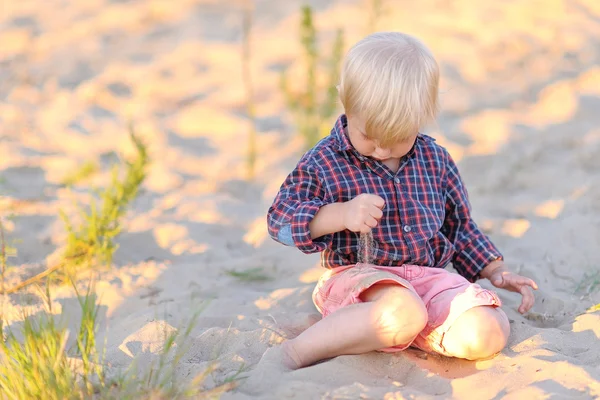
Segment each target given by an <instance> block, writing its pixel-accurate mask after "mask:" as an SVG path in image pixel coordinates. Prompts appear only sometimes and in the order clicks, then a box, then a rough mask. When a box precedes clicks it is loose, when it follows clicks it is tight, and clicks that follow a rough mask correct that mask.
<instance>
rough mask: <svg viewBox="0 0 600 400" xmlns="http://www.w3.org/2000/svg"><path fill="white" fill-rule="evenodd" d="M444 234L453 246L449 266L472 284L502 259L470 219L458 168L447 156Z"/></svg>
mask: <svg viewBox="0 0 600 400" xmlns="http://www.w3.org/2000/svg"><path fill="white" fill-rule="evenodd" d="M442 232H443V233H444V235H445V236H446V237H447V238H448V239H449V240H450V242H452V244H453V245H454V250H455V253H454V255H453V258H452V264H453V265H454V268H455V269H456V271H457V272H458V273H459V274H460V275H462V276H463V277H465V278H466V279H468V280H469V281H471V282H474V281H476V280H477V279H479V274H480V273H481V271H482V270H483V269H484V268H485V267H486V266H487V265H488V264H490V263H491V262H492V261H495V260H499V259H502V258H503V256H502V254H501V253H500V251H499V250H498V248H497V247H496V246H495V245H494V243H492V241H491V240H490V238H489V237H487V236H486V235H485V234H484V233H483V232H482V231H481V230H480V229H479V227H478V226H477V224H476V223H475V221H474V220H473V218H472V217H471V204H470V202H469V196H468V193H467V189H466V187H465V185H464V183H463V181H462V178H461V176H460V173H459V171H458V167H457V166H456V164H455V162H454V160H452V157H451V156H450V155H449V154H448V162H447V180H446V217H445V220H444V226H443V227H442Z"/></svg>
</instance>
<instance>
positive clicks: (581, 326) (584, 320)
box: [573, 311, 600, 339]
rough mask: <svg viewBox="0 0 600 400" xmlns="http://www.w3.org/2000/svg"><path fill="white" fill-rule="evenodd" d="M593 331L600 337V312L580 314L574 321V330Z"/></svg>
mask: <svg viewBox="0 0 600 400" xmlns="http://www.w3.org/2000/svg"><path fill="white" fill-rule="evenodd" d="M585 331H592V332H594V334H595V335H596V337H597V338H598V339H600V312H598V311H596V312H593V313H586V314H583V315H579V316H578V317H577V318H575V321H574V322H573V332H585Z"/></svg>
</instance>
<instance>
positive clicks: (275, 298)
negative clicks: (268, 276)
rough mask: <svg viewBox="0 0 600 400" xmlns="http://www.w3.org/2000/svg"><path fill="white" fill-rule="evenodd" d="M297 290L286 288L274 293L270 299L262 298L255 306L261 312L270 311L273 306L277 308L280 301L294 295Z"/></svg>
mask: <svg viewBox="0 0 600 400" xmlns="http://www.w3.org/2000/svg"><path fill="white" fill-rule="evenodd" d="M294 291H295V289H293V288H286V289H278V290H275V291H274V292H272V293H271V294H270V295H269V297H261V298H260V299H258V300H256V301H255V302H254V305H255V306H256V307H258V308H259V309H261V310H268V309H270V308H271V307H273V306H276V305H277V303H278V302H279V301H281V300H282V299H284V298H286V297H288V296H289V295H291V294H292V293H294Z"/></svg>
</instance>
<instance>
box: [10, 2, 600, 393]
mask: <svg viewBox="0 0 600 400" xmlns="http://www.w3.org/2000/svg"><path fill="white" fill-rule="evenodd" d="M220 3H221V4H220ZM310 3H312V4H313V5H314V6H315V9H316V10H317V21H316V22H317V24H318V26H319V27H321V28H322V30H323V36H322V38H323V41H324V45H327V44H328V43H329V40H330V39H331V37H332V34H333V32H334V29H335V28H337V27H344V28H345V29H346V31H347V42H348V43H350V42H353V41H355V40H356V39H357V38H359V37H360V36H361V35H363V34H364V33H365V31H366V18H365V14H366V13H365V11H364V9H363V8H364V3H363V2H358V1H350V0H346V1H344V0H339V1H311V2H310ZM384 3H386V5H385V7H386V10H385V12H384V14H383V17H382V18H381V19H380V21H379V26H378V27H379V29H397V30H403V31H406V32H409V33H413V34H415V35H418V36H419V37H421V38H422V39H423V40H424V41H425V42H426V43H427V44H428V45H429V46H430V47H431V48H432V49H433V51H434V52H435V54H436V55H437V57H438V58H439V60H440V63H441V65H442V67H443V82H442V101H443V112H442V115H441V117H440V119H439V127H438V128H436V129H434V130H432V131H431V134H432V135H434V136H435V137H436V138H437V139H438V141H439V142H440V143H442V144H443V145H446V146H447V147H448V148H449V150H450V151H451V153H452V154H453V155H454V157H455V158H456V159H457V160H459V164H460V168H461V171H462V173H463V175H464V178H465V180H466V181H467V184H468V185H469V190H470V194H471V198H472V203H473V206H474V210H475V211H474V214H475V217H476V218H477V220H478V221H479V223H480V225H481V226H482V227H484V229H485V230H486V232H487V233H489V235H490V236H491V237H492V238H493V239H494V240H495V241H496V242H497V244H498V245H499V246H500V247H501V248H502V250H503V251H504V253H505V255H506V257H507V259H508V260H509V264H510V265H512V266H513V267H514V268H515V269H516V270H517V271H520V272H521V273H522V274H524V275H526V276H530V277H532V278H534V279H535V280H536V281H537V282H538V284H539V286H540V290H539V291H538V292H537V293H536V298H537V302H536V305H535V307H534V308H533V310H532V311H531V312H530V313H528V314H527V315H524V316H521V315H520V314H518V313H517V311H516V307H517V305H518V301H519V298H518V296H516V295H513V294H510V293H505V292H501V293H500V296H501V298H502V300H503V301H504V303H505V305H504V310H505V311H506V313H507V314H508V316H509V318H510V320H511V326H512V332H511V336H510V340H509V343H508V346H507V347H506V349H505V350H504V351H503V353H502V354H501V355H499V356H498V357H497V358H495V359H493V360H490V361H484V362H466V361H460V360H454V359H441V358H438V357H433V356H429V357H425V356H424V355H423V354H422V353H419V352H416V351H412V350H409V351H406V352H404V353H401V354H395V355H389V354H387V355H386V354H375V353H373V354H366V355H361V356H345V357H338V358H336V359H333V360H331V361H328V362H325V363H322V364H319V365H316V366H313V367H309V368H305V369H303V370H299V371H295V372H289V373H281V372H280V371H277V370H275V369H273V370H269V369H268V368H267V369H266V371H267V373H266V374H264V375H262V378H261V379H263V380H264V382H265V383H267V385H266V387H267V389H264V390H262V389H261V390H258V391H253V390H251V388H249V387H248V386H244V381H241V385H240V386H239V388H238V389H236V390H235V391H232V392H230V393H227V394H225V395H224V396H223V398H224V399H245V398H265V399H268V398H269V399H270V398H273V399H275V398H276V399H281V398H299V399H309V398H311V399H312V398H324V399H356V398H364V399H367V398H369V399H370V398H373V399H380V398H385V399H401V398H414V399H427V398H460V399H473V398H476V399H500V398H512V399H548V398H552V399H555V398H556V399H563V398H569V399H572V398H573V399H575V398H576V399H588V398H597V397H600V382H599V379H600V346H599V342H598V339H599V338H600V313H599V312H586V310H587V309H588V308H589V307H590V306H592V305H593V304H597V303H599V302H600V294H599V292H600V283H599V280H600V272H599V271H600V265H599V261H600V257H599V255H600V253H599V250H598V249H599V245H600V67H599V66H598V64H599V62H600V6H599V5H600V3H599V2H597V1H596V0H572V1H561V0H552V1H534V0H507V1H502V2H500V1H494V2H491V1H490V2H476V1H473V0H456V1H452V0H448V1H440V0H437V1H434V0H423V1H419V2H413V1H391V0H390V1H387V2H384ZM417 4H418V5H417ZM299 5H300V2H299V1H295V0H294V1H285V2H284V1H275V0H269V1H267V0H259V1H256V11H255V15H254V17H255V23H254V27H253V44H252V46H253V47H252V49H253V54H252V57H253V59H252V73H253V81H254V82H253V83H254V86H255V92H256V93H255V97H256V106H257V114H258V121H257V126H258V130H259V137H258V145H259V161H258V163H257V177H256V178H255V180H254V181H253V182H248V181H246V180H245V176H246V168H245V152H246V141H247V134H248V121H247V118H246V117H245V114H244V109H245V108H244V107H245V106H244V88H243V85H242V79H241V66H240V60H241V52H240V49H241V44H240V43H241V12H240V7H239V6H238V5H236V3H235V2H224V1H223V2H218V1H212V2H211V1H203V0H180V1H176V2H175V1H158V0H152V1H116V0H115V1H109V0H79V1H45V2H39V1H19V2H17V1H4V2H2V6H1V7H2V8H1V11H2V12H1V13H0V43H1V45H0V177H1V178H2V179H1V180H0V190H1V194H2V198H1V200H0V203H1V204H0V207H1V213H2V214H3V215H7V214H8V213H9V212H11V211H10V210H12V212H14V214H15V218H14V219H13V220H12V221H9V222H7V227H8V229H9V231H10V232H9V239H10V240H15V239H18V240H19V241H18V242H17V244H16V246H17V247H18V250H19V255H18V257H17V258H16V260H13V261H14V263H15V264H17V265H19V266H20V267H19V269H18V272H17V274H16V275H15V274H13V275H12V276H11V279H12V280H13V281H18V280H19V279H23V278H24V277H27V276H30V275H32V274H33V273H35V272H37V271H39V270H41V268H43V266H44V263H45V261H46V258H47V257H48V256H49V255H51V254H52V252H53V251H55V250H56V249H57V248H58V247H59V246H60V245H61V243H63V242H62V241H63V239H64V233H63V229H62V224H61V221H60V220H59V219H58V218H57V211H58V209H59V208H61V207H62V208H66V209H67V210H72V207H71V204H72V201H73V199H75V198H76V199H80V200H83V199H85V198H86V197H85V191H86V190H87V189H88V187H89V185H101V184H103V183H105V182H106V178H107V176H106V174H99V175H97V176H95V177H93V178H92V179H90V180H89V181H87V182H85V183H82V184H81V185H78V186H76V187H75V188H74V189H73V190H67V189H65V188H64V187H61V186H60V181H61V179H62V178H63V177H64V176H65V175H66V174H67V173H68V172H69V171H72V170H73V169H74V168H76V167H77V166H78V165H80V164H82V163H83V162H84V161H86V160H95V161H97V162H99V163H101V164H102V165H105V166H106V165H109V163H110V162H111V160H114V154H115V152H119V153H125V154H129V153H130V152H131V146H130V143H129V142H128V137H127V135H126V123H127V121H128V120H130V119H131V120H132V121H133V122H134V123H135V125H136V127H137V130H138V132H139V134H140V135H141V136H142V137H143V138H144V139H145V140H146V141H147V142H148V143H149V146H150V152H151V157H152V160H153V163H152V166H151V169H150V171H149V178H148V180H147V182H146V184H145V185H144V191H143V193H142V194H141V196H140V197H139V198H138V200H137V201H136V202H135V205H134V207H133V209H132V211H131V213H130V214H129V215H128V218H127V221H126V229H127V232H126V233H124V234H123V235H122V236H121V237H120V239H119V243H120V249H119V250H118V252H117V254H116V259H115V264H116V268H114V269H113V270H111V271H107V272H102V273H101V274H100V280H99V282H98V284H97V288H98V290H99V291H101V293H102V298H101V301H102V305H101V309H100V314H101V325H102V326H101V332H104V331H106V329H108V331H107V332H108V333H107V334H106V343H107V346H108V348H107V357H108V361H109V362H110V363H111V365H113V366H115V367H126V366H128V365H129V364H130V363H131V361H132V357H140V358H141V362H140V365H141V366H142V367H143V366H147V365H149V362H150V360H152V359H153V358H155V357H156V354H157V352H158V351H159V350H160V348H161V339H160V334H158V333H157V332H162V331H163V330H164V329H170V327H174V328H177V327H180V326H182V324H184V323H185V321H186V319H188V318H189V317H191V315H192V314H193V313H194V311H195V310H197V309H198V307H201V306H202V304H203V301H205V300H208V299H210V302H209V303H208V305H206V303H204V304H205V308H204V310H203V312H202V313H201V315H200V317H199V319H198V321H197V326H196V328H194V330H193V331H192V333H191V338H192V340H193V345H192V347H191V350H189V351H188V352H187V353H186V354H185V356H184V358H183V362H182V365H181V366H180V367H178V374H179V375H180V376H181V377H182V378H183V379H191V378H192V377H193V376H195V375H196V374H198V373H200V372H202V371H203V370H204V369H205V368H207V366H209V365H210V364H211V363H212V362H213V361H215V360H216V363H217V367H216V369H215V371H214V372H213V373H212V374H211V375H210V376H209V379H208V381H207V382H206V384H207V386H208V387H210V386H211V385H214V384H216V383H219V382H222V381H223V380H225V379H226V378H227V377H230V376H232V375H234V374H235V373H236V371H238V370H239V369H240V367H241V366H243V365H245V369H244V370H245V372H244V374H243V375H244V376H246V377H248V378H249V379H250V380H252V379H253V374H254V373H255V371H257V370H259V369H260V368H256V366H257V364H258V363H259V361H260V360H261V357H262V355H263V354H264V352H265V350H266V349H267V348H268V347H270V346H272V345H274V344H276V343H278V342H280V341H281V340H282V337H281V335H280V332H281V329H280V327H281V326H283V325H289V324H292V325H294V324H295V325H298V326H301V325H302V324H303V323H304V322H305V321H306V320H307V319H308V318H310V316H311V315H313V314H314V313H315V312H316V310H315V309H314V306H313V305H312V302H311V299H310V294H311V291H312V288H313V285H314V282H315V281H316V280H317V278H318V276H319V274H320V273H321V272H322V271H321V270H320V269H319V267H318V256H316V255H314V256H306V255H303V254H301V253H300V252H299V251H297V250H295V249H292V248H286V247H284V246H281V245H279V244H277V243H275V242H273V241H272V240H271V239H270V238H268V236H267V233H266V223H265V213H266V210H267V208H268V207H269V205H270V203H271V201H272V199H273V196H274V195H275V193H276V191H277V189H278V187H279V185H280V183H281V182H282V180H283V179H284V177H285V175H286V174H287V173H288V172H289V171H290V170H291V168H292V167H293V166H294V165H295V162H296V160H297V158H298V155H299V151H300V148H301V142H300V140H299V139H297V138H296V137H295V135H294V131H293V125H292V123H291V119H290V118H289V116H288V115H287V114H286V112H285V109H284V107H283V104H284V103H283V100H282V96H281V94H280V92H279V91H278V77H279V72H278V71H279V70H280V68H281V66H283V65H287V64H290V63H291V65H292V66H293V67H294V66H295V67H299V66H300V63H299V60H298V58H299V57H298V54H299V45H298V41H297V39H296V38H297V24H298V16H299V14H298V8H299ZM332 122H333V121H332ZM252 268H262V271H263V273H264V274H265V275H267V276H268V277H269V280H267V281H264V282H243V281H240V280H239V279H236V278H235V277H232V276H230V275H228V274H227V271H228V270H235V271H246V270H249V269H252ZM594 283H595V284H596V286H595V287H594ZM484 285H486V283H484ZM487 286H489V285H487ZM54 296H55V297H56V300H55V305H56V307H55V308H54V310H55V311H57V312H62V313H63V314H64V315H67V316H69V317H70V321H71V322H72V323H76V320H77V315H78V314H77V308H78V305H77V302H76V300H75V299H74V298H73V294H72V291H70V290H68V289H65V288H57V289H55V290H54ZM8 301H9V304H8V306H7V311H6V312H7V316H8V318H9V322H11V323H13V324H18V320H19V319H20V315H21V311H22V310H28V311H29V312H31V313H36V312H38V311H40V310H42V308H43V305H42V303H41V302H40V300H39V296H37V295H36V294H35V291H34V290H33V289H31V290H29V291H28V292H25V293H22V294H19V295H11V296H10V298H9V299H8ZM267 367H268V366H267ZM261 370H262V372H263V373H264V372H265V366H264V365H263V368H262V369H261ZM256 378H257V377H256V376H254V380H256Z"/></svg>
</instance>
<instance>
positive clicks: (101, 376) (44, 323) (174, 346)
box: [0, 281, 242, 400]
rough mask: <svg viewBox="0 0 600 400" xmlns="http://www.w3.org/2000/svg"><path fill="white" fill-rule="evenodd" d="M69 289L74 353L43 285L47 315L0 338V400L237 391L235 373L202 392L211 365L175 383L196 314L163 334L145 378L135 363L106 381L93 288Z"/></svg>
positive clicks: (174, 395) (183, 396)
mask: <svg viewBox="0 0 600 400" xmlns="http://www.w3.org/2000/svg"><path fill="white" fill-rule="evenodd" d="M71 283H72V285H73V287H75V291H76V294H77V298H78V299H79V305H80V307H81V311H82V314H81V322H80V324H79V328H78V329H77V333H76V337H75V343H74V345H73V347H72V348H70V349H69V348H67V343H68V339H69V337H70V335H71V334H72V332H70V331H69V330H68V329H67V328H66V327H65V325H64V324H63V323H61V322H59V321H58V320H57V317H56V316H55V315H53V314H52V302H51V301H50V289H49V288H50V285H49V284H48V285H47V286H46V296H45V301H46V303H47V311H48V312H47V313H46V314H44V315H42V316H26V317H25V318H24V320H23V324H22V327H21V329H20V330H19V331H18V332H15V331H14V329H13V328H12V327H11V328H8V329H6V335H5V336H2V335H0V399H2V400H16V399H19V400H20V399H50V400H54V399H56V400H62V399H68V400H70V399H83V398H96V399H132V400H133V399H140V398H143V399H186V398H193V399H216V398H218V397H219V395H220V394H222V393H224V392H226V391H229V390H232V389H233V388H235V387H236V386H237V382H238V381H239V379H241V378H240V377H239V373H238V374H235V375H234V376H233V377H231V378H229V379H226V380H225V381H224V382H222V383H220V384H217V385H215V386H214V387H212V388H210V389H205V388H203V387H202V384H203V382H204V380H205V378H206V377H207V376H208V374H210V373H211V372H212V371H213V370H214V368H215V367H214V365H212V366H210V367H209V368H207V369H206V370H205V371H204V372H203V373H201V374H199V376H198V377H196V378H195V379H194V380H193V381H191V382H189V383H186V382H181V381H179V379H177V376H176V374H175V371H176V369H177V367H178V366H179V365H180V363H181V360H182V358H183V356H184V355H185V353H186V351H187V350H188V349H189V344H187V343H189V340H188V338H189V336H190V333H191V331H192V328H193V327H194V326H195V321H196V320H197V317H198V315H199V313H200V311H201V309H200V310H199V311H198V312H196V313H195V314H194V315H193V317H192V319H191V321H190V322H189V323H188V324H187V327H186V329H183V330H176V331H174V332H172V333H170V334H168V335H167V334H165V344H164V347H163V350H162V351H161V353H160V354H159V355H158V360H157V361H155V362H154V363H153V364H152V365H151V366H150V368H149V369H148V372H146V373H143V374H138V373H137V371H138V368H137V365H136V361H135V360H134V362H133V363H132V364H131V365H130V367H129V368H128V369H127V370H126V371H124V372H122V373H115V374H113V376H112V377H111V378H109V377H108V375H109V374H108V372H107V370H106V367H105V365H104V358H103V357H102V358H101V357H100V356H99V353H98V351H97V347H96V346H97V339H96V334H97V328H98V326H97V316H98V310H99V306H98V304H97V303H96V301H95V300H96V296H95V294H94V293H93V290H92V287H93V285H91V284H90V285H89V286H88V290H87V291H86V293H85V294H81V293H80V292H79V291H78V290H77V288H76V286H75V283H74V281H71ZM0 321H2V320H1V319H0ZM1 327H2V323H1V322H0V328H1ZM0 332H2V330H1V329H0ZM3 337H5V338H4V339H3ZM240 372H242V371H240Z"/></svg>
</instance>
